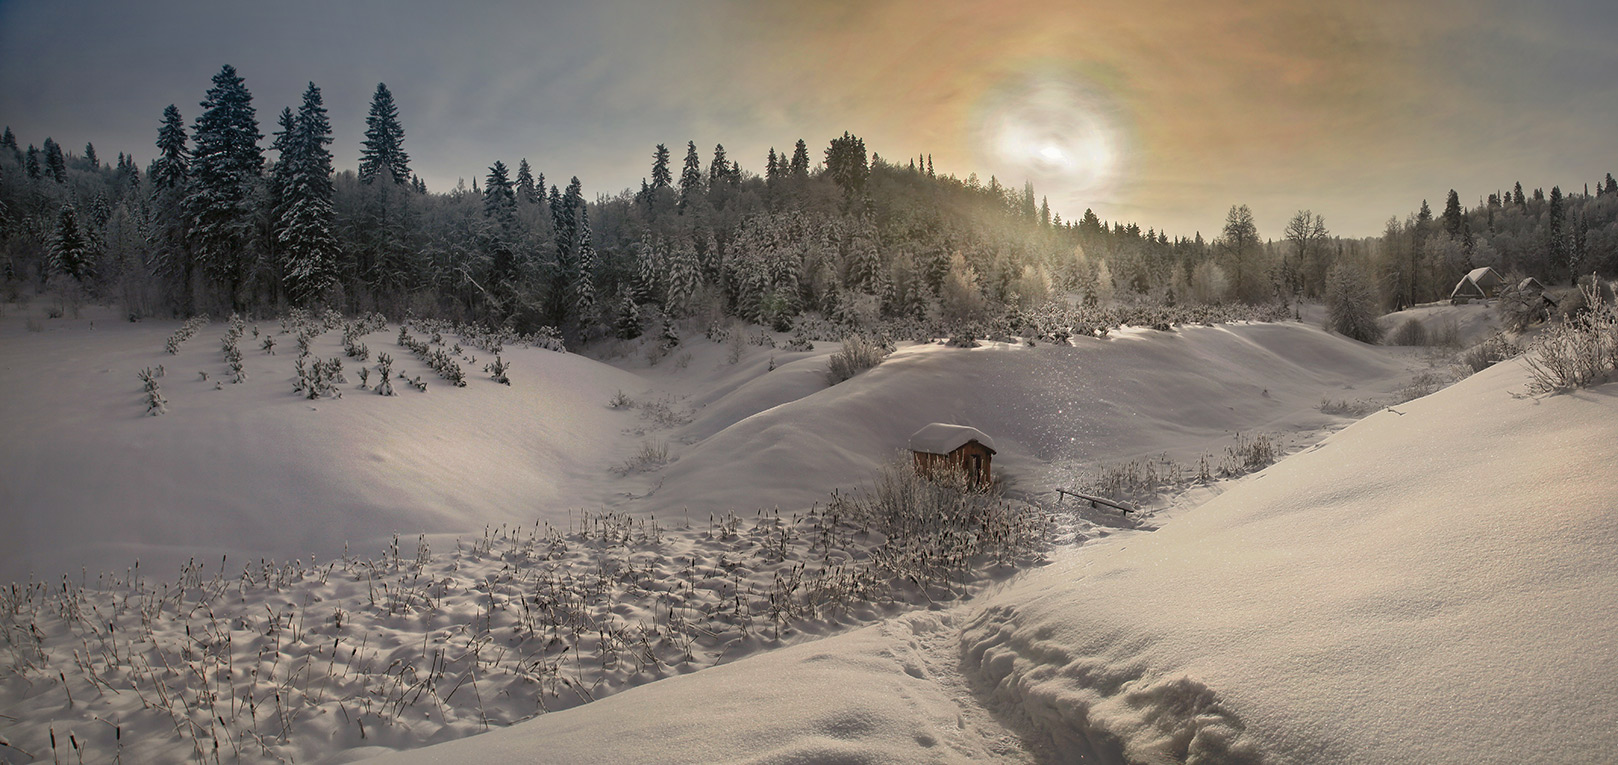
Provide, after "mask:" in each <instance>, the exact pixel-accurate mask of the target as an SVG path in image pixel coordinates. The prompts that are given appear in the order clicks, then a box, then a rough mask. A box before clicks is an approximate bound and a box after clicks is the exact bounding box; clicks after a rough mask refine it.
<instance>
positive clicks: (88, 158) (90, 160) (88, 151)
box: [84, 143, 101, 170]
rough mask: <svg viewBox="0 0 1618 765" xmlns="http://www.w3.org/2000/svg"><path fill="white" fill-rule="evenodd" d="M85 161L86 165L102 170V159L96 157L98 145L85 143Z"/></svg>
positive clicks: (92, 168)
mask: <svg viewBox="0 0 1618 765" xmlns="http://www.w3.org/2000/svg"><path fill="white" fill-rule="evenodd" d="M84 163H85V164H86V165H89V166H90V169H91V170H100V169H101V160H100V159H99V158H98V157H96V145H95V144H93V143H86V144H84Z"/></svg>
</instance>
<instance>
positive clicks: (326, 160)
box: [276, 82, 338, 305]
mask: <svg viewBox="0 0 1618 765" xmlns="http://www.w3.org/2000/svg"><path fill="white" fill-rule="evenodd" d="M331 140H332V139H331V121H330V120H329V119H327V117H326V107H325V105H324V104H323V102H322V100H321V97H320V88H318V87H316V86H315V84H314V83H312V82H311V83H309V87H308V88H307V89H306V90H304V92H303V104H302V105H301V106H299V107H298V115H297V117H296V119H295V120H294V121H293V124H292V136H291V140H290V141H289V144H288V147H287V151H289V152H290V157H288V156H287V155H286V154H283V155H282V159H281V163H288V161H289V160H290V165H291V166H290V168H289V169H288V171H287V172H286V174H285V176H284V183H285V186H284V187H282V188H281V189H280V192H281V210H280V215H279V216H278V217H277V219H276V223H277V226H276V244H277V245H278V246H279V249H280V256H281V266H282V279H283V280H284V283H285V285H286V289H287V294H288V296H289V297H291V299H292V302H293V303H294V304H296V305H308V304H309V303H311V302H313V301H314V300H315V299H316V298H317V297H319V296H320V294H321V293H323V292H325V291H326V290H327V289H328V288H330V287H331V286H332V285H333V284H335V283H336V281H337V255H338V245H337V238H336V236H335V235H333V233H332V224H333V221H334V220H335V218H336V209H335V208H334V207H333V206H332V180H331V175H332V155H331V151H329V150H328V149H327V148H326V146H327V145H329V144H330V143H331ZM278 164H280V163H278ZM277 174H278V175H280V173H277Z"/></svg>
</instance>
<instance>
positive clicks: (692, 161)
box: [679, 141, 703, 213]
mask: <svg viewBox="0 0 1618 765" xmlns="http://www.w3.org/2000/svg"><path fill="white" fill-rule="evenodd" d="M702 193H703V184H702V158H701V157H699V156H697V142H696V141H690V142H687V143H686V150H685V166H684V167H683V168H682V169H681V170H680V204H679V209H680V212H681V213H684V212H685V210H686V208H687V207H689V206H690V205H691V203H692V202H693V201H695V200H696V198H697V197H699V196H701V195H702Z"/></svg>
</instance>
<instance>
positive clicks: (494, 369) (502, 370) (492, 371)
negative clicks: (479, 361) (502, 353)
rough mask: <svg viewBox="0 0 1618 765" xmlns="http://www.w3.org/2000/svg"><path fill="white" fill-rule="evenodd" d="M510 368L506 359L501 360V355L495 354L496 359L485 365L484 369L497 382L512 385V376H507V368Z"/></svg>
mask: <svg viewBox="0 0 1618 765" xmlns="http://www.w3.org/2000/svg"><path fill="white" fill-rule="evenodd" d="M510 368H511V365H510V364H507V363H506V362H505V361H503V360H501V358H500V357H499V356H495V357H494V361H491V362H489V363H488V364H487V365H485V366H484V367H483V371H485V372H488V373H489V377H490V378H491V379H493V380H494V381H495V382H497V383H500V384H501V385H510V384H511V378H509V377H507V376H506V370H508V369H510Z"/></svg>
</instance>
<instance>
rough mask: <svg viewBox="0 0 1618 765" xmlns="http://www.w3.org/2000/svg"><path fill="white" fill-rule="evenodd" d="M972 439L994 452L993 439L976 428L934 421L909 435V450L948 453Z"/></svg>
mask: <svg viewBox="0 0 1618 765" xmlns="http://www.w3.org/2000/svg"><path fill="white" fill-rule="evenodd" d="M972 441H976V442H978V443H980V444H982V445H983V446H984V448H986V449H988V450H989V453H990V454H994V453H995V450H994V439H992V438H989V437H988V436H987V435H984V433H983V431H981V430H978V429H977V428H969V427H967V426H965V425H947V424H945V423H942V422H935V423H932V424H931V425H928V426H926V427H924V428H922V429H921V430H918V431H916V432H915V434H914V435H912V436H910V451H913V452H922V453H924V454H949V453H950V452H953V451H955V450H956V449H959V448H961V447H963V446H965V445H967V444H968V443H971V442H972Z"/></svg>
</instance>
